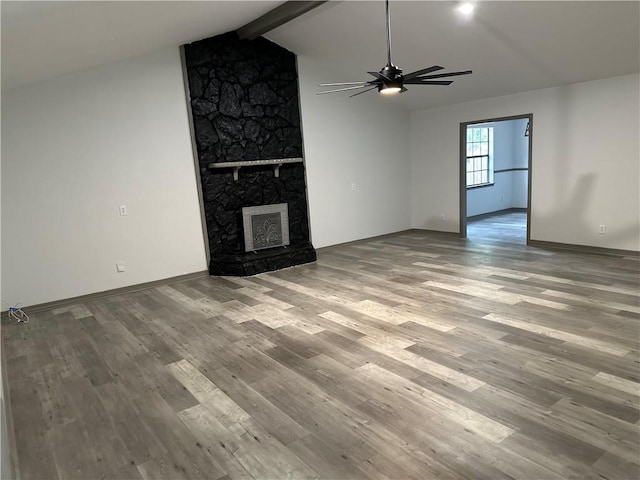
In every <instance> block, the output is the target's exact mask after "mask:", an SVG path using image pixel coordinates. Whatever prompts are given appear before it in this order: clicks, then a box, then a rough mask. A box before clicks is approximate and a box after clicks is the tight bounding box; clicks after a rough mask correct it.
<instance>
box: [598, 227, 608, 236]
mask: <svg viewBox="0 0 640 480" xmlns="http://www.w3.org/2000/svg"><path fill="white" fill-rule="evenodd" d="M606 233H607V226H606V225H600V235H604V234H606Z"/></svg>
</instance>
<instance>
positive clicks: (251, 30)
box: [236, 0, 327, 40]
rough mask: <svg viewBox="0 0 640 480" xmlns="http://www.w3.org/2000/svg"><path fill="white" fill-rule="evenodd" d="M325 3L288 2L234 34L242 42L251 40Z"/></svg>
mask: <svg viewBox="0 0 640 480" xmlns="http://www.w3.org/2000/svg"><path fill="white" fill-rule="evenodd" d="M324 3H327V1H326V0H325V1H308V2H307V1H289V2H284V3H283V4H282V5H280V6H278V7H276V8H274V9H273V10H270V11H268V12H267V13H265V14H264V15H262V16H261V17H258V18H256V19H255V20H253V21H251V22H249V23H247V24H246V25H243V26H242V27H240V28H238V29H237V30H236V32H237V33H238V36H239V37H240V38H241V39H242V40H253V39H254V38H257V37H259V36H260V35H264V34H265V33H267V32H270V31H271V30H273V29H275V28H278V27H279V26H280V25H284V24H285V23H287V22H290V21H291V20H293V19H294V18H297V17H299V16H300V15H303V14H305V13H307V12H309V11H311V10H313V9H314V8H317V7H319V6H320V5H322V4H324Z"/></svg>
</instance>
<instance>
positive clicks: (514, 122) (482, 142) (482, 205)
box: [460, 113, 533, 245]
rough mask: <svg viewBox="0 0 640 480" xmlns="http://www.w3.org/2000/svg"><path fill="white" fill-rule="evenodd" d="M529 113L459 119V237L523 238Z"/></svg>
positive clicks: (528, 223)
mask: <svg viewBox="0 0 640 480" xmlns="http://www.w3.org/2000/svg"><path fill="white" fill-rule="evenodd" d="M532 140H533V114H531V113H529V114H523V115H515V116H511V117H500V118H490V119H484V120H476V121H471V122H464V123H461V124H460V237H461V238H468V237H469V238H477V239H483V240H491V241H499V242H506V243H520V244H526V245H528V244H529V240H530V228H531V215H530V214H531V166H532V144H533V141H532Z"/></svg>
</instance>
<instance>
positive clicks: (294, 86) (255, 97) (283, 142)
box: [184, 33, 316, 276]
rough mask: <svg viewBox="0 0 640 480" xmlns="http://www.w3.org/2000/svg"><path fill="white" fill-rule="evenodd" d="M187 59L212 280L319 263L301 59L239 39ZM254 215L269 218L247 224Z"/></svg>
mask: <svg viewBox="0 0 640 480" xmlns="http://www.w3.org/2000/svg"><path fill="white" fill-rule="evenodd" d="M184 52H185V64H186V73H187V78H188V87H189V97H190V98H189V101H190V105H191V112H192V117H193V129H194V131H193V134H194V137H195V143H196V148H197V154H198V164H199V173H200V180H201V190H202V201H203V207H204V215H205V223H206V230H207V237H208V241H209V242H208V243H209V257H210V261H209V273H210V274H212V275H240V276H246V275H253V274H256V273H261V272H265V271H270V270H277V269H280V268H285V267H289V266H293V265H298V264H302V263H308V262H312V261H315V259H316V253H315V250H314V248H313V246H312V245H311V242H310V234H309V218H308V208H307V188H306V179H305V166H304V158H303V146H302V134H301V121H300V110H299V98H298V74H297V68H296V58H295V55H294V54H293V53H291V52H289V51H288V50H286V49H284V48H282V47H280V46H278V45H276V44H274V43H272V42H270V41H268V40H266V39H264V38H257V39H255V40H251V41H249V40H240V39H239V38H238V37H237V35H236V34H235V33H227V34H224V35H219V36H217V37H212V38H208V39H205V40H201V41H199V42H195V43H191V44H189V45H185V47H184ZM278 205H279V207H277V208H278V210H277V211H276V212H273V211H270V210H269V208H271V209H273V207H274V206H278ZM282 205H284V208H286V218H285V215H284V214H283V213H282V212H283V207H282ZM265 209H266V210H265ZM247 211H249V212H262V213H258V214H257V218H261V219H262V224H261V225H260V224H259V223H260V222H257V223H256V224H255V225H253V224H252V223H249V224H247V223H246V222H247V217H246V212H247ZM261 215H263V216H262V217H260V216H261ZM264 215H266V216H264ZM265 221H266V223H265ZM278 222H280V223H278ZM259 227H260V232H258V228H259ZM285 227H287V228H286V229H285ZM264 229H266V230H264ZM274 229H276V230H277V231H280V233H279V235H280V236H281V238H280V240H277V239H276V236H277V235H276V234H275V231H276V230H274ZM254 230H255V234H258V235H257V236H258V238H257V240H256V235H255V234H254ZM285 230H286V234H285ZM249 234H250V235H251V238H250V242H249V243H247V239H248V238H247V237H248V236H249ZM285 237H286V241H285ZM248 247H250V248H248Z"/></svg>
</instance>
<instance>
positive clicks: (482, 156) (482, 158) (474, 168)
mask: <svg viewBox="0 0 640 480" xmlns="http://www.w3.org/2000/svg"><path fill="white" fill-rule="evenodd" d="M482 130H486V140H484V139H483V138H481V137H482ZM475 131H478V132H480V133H479V134H477V135H476V137H475V138H477V139H478V140H475V141H474V140H473V139H474V133H475ZM478 135H479V136H480V138H478ZM465 158H466V162H465V165H466V172H465V173H466V174H465V179H466V186H467V189H470V188H478V187H488V186H491V185H493V123H485V124H475V125H468V126H467V139H466V142H465Z"/></svg>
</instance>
